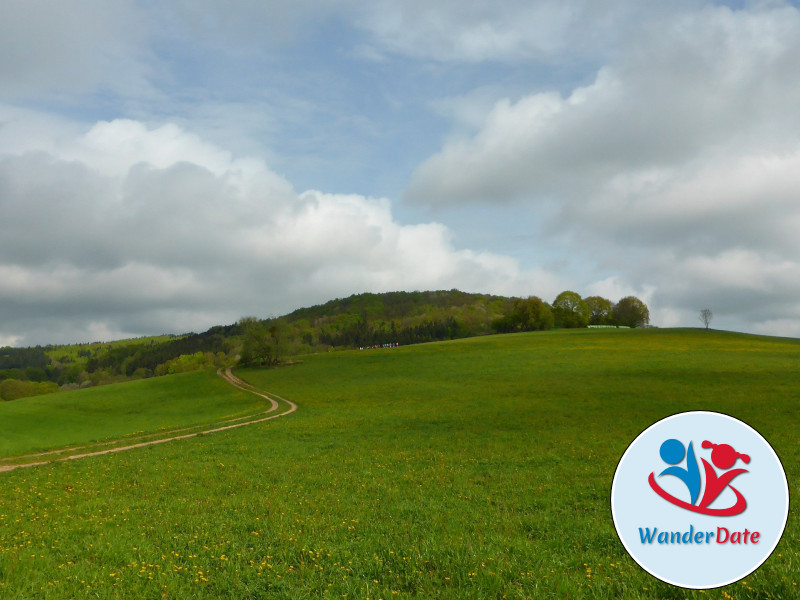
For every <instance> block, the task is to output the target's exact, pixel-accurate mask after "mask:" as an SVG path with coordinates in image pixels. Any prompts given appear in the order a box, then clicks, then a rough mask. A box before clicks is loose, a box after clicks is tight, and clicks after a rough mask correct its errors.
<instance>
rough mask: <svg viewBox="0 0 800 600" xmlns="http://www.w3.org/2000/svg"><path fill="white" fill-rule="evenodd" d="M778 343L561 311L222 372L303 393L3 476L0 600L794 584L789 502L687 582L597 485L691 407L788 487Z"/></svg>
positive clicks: (798, 535)
mask: <svg viewBox="0 0 800 600" xmlns="http://www.w3.org/2000/svg"><path fill="white" fill-rule="evenodd" d="M798 359H800V342H798V341H797V340H785V339H777V338H761V337H754V336H744V335H738V334H727V333H719V332H706V331H699V330H683V331H681V330H645V331H638V330H631V331H617V330H612V331H605V330H603V331H587V330H579V331H555V332H545V333H532V334H519V335H509V336H491V337H485V338H473V339H468V340H461V341H455V342H447V343H437V344H426V345H421V346H414V347H405V348H397V349H391V350H389V349H387V350H373V351H364V352H358V351H356V352H341V353H329V354H324V355H315V356H308V357H304V358H303V362H302V364H296V365H292V366H287V367H282V368H278V369H272V370H265V371H257V370H245V371H241V372H239V375H240V376H241V377H243V378H244V379H246V380H248V381H250V382H251V383H252V384H254V385H256V386H257V387H259V388H261V389H265V390H269V391H273V392H275V393H277V394H280V395H281V396H283V397H286V398H289V399H291V400H294V401H296V402H297V403H298V404H299V405H300V410H299V411H298V412H297V413H295V414H293V415H291V416H289V417H287V418H285V419H279V420H277V421H272V422H270V423H268V424H264V425H254V426H249V427H244V428H241V429H237V430H234V431H230V432H223V433H219V434H214V435H209V436H205V437H200V438H194V439H192V440H187V441H184V442H176V443H171V444H165V445H162V446H158V447H151V448H147V449H143V450H134V451H131V452H125V453H120V454H116V455H112V456H107V457H97V458H90V459H85V460H81V461H74V462H70V463H59V464H54V465H48V466H43V467H38V468H35V469H25V470H20V471H14V472H10V473H4V474H0V486H1V487H0V597H1V598H4V599H5V598H9V599H16V598H26V599H27V598H278V599H281V598H286V599H289V598H325V597H330V598H351V599H352V598H370V599H372V600H375V599H378V598H382V599H384V600H387V599H389V598H459V599H461V598H464V599H484V598H503V597H506V598H566V597H571V598H619V597H622V598H684V597H688V598H731V597H732V598H770V597H771V598H787V599H788V598H795V597H798V594H800V587H798V586H799V585H800V527H799V526H798V524H797V522H796V519H795V518H794V517H795V515H794V513H793V512H792V513H790V517H789V523H788V526H787V529H786V532H785V534H784V537H783V540H782V541H781V543H780V544H779V546H778V548H777V549H776V551H775V552H774V553H773V555H772V556H771V557H770V558H769V559H768V560H767V562H766V563H765V564H764V565H763V566H762V567H761V568H760V569H759V570H758V571H757V572H756V573H754V574H753V575H752V576H750V577H748V578H747V579H745V580H743V581H741V582H738V583H736V584H732V585H730V586H727V587H726V588H721V589H719V590H710V591H707V592H705V593H703V592H700V591H689V590H682V589H679V588H673V587H671V586H668V585H666V584H663V583H661V582H659V581H657V580H655V579H653V578H652V577H650V576H649V575H647V574H646V573H644V572H643V571H642V570H641V569H639V568H638V566H636V564H635V563H634V562H633V561H632V560H631V559H630V558H628V556H627V554H626V553H625V552H624V549H623V548H622V546H621V544H620V543H619V541H618V539H617V537H616V535H615V533H614V528H613V524H612V522H611V516H610V508H609V492H610V485H611V479H612V477H613V473H614V469H615V466H616V462H617V461H618V459H619V457H620V455H621V454H622V452H623V451H624V450H625V448H626V447H627V445H628V444H629V443H630V441H631V440H632V439H633V438H634V437H635V436H636V435H637V434H638V433H639V432H640V431H641V430H642V429H644V428H645V427H647V426H648V425H650V424H651V423H652V422H654V421H656V420H658V419H659V418H661V417H664V416H666V415H669V414H672V413H675V412H679V411H683V410H695V409H706V410H716V411H722V412H726V413H729V414H731V415H733V416H736V417H737V418H740V419H742V420H744V421H746V422H748V423H750V424H751V425H752V426H753V427H755V428H756V429H758V430H759V431H760V432H761V433H762V435H764V436H765V437H766V438H767V439H768V440H769V441H770V443H771V444H772V446H773V447H774V448H775V450H776V451H777V452H778V454H779V455H780V456H781V458H782V460H783V464H784V466H785V468H786V470H787V477H788V479H789V482H790V492H791V493H792V494H795V493H796V492H797V485H796V482H797V481H798V476H799V475H800V472H799V471H800V462H799V461H798V459H800V448H799V447H798V443H797V439H798V436H797V424H798V417H800V371H799V370H798V366H799V365H798ZM156 381H158V380H150V381H147V382H140V383H142V384H143V385H144V386H146V385H156V383H155V382H156ZM164 381H168V379H165V380H164ZM139 389H140V391H141V392H142V394H145V393H146V390H147V388H146V387H142V388H139ZM104 390H109V391H108V392H106V393H109V394H113V393H115V392H113V391H111V390H112V387H109V388H98V389H97V390H93V391H95V393H102V392H103V391H104ZM80 393H81V394H85V393H86V392H85V391H84V392H80ZM230 393H231V394H233V393H238V392H236V391H235V390H233V389H231V390H230ZM78 398H79V397H78ZM38 400H40V401H43V400H41V399H38ZM176 401H177V400H176ZM17 402H21V403H27V402H30V401H26V400H22V401H17ZM78 403H80V402H78ZM2 418H3V417H2V415H0V419H2ZM0 423H2V425H0V427H2V430H3V434H4V435H5V429H6V428H5V421H0ZM15 427H16V428H17V429H19V430H20V431H19V432H18V433H19V435H22V434H23V433H24V434H25V435H27V436H30V437H36V436H37V430H38V428H39V427H40V425H39V424H38V423H37V422H34V421H30V422H24V421H20V422H18V423H17V424H16V425H15Z"/></svg>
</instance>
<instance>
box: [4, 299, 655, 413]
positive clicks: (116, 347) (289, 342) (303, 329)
mask: <svg viewBox="0 0 800 600" xmlns="http://www.w3.org/2000/svg"><path fill="white" fill-rule="evenodd" d="M629 300H633V301H635V302H634V304H633V308H634V309H635V310H639V311H640V312H641V310H644V311H645V312H644V313H642V314H641V315H639V316H638V317H637V318H639V319H640V322H641V323H647V319H648V315H647V313H646V311H647V308H646V306H644V304H643V303H641V301H639V300H638V299H635V298H633V299H631V298H630V297H629V298H624V299H622V300H620V301H619V302H618V303H617V304H616V305H612V303H611V302H610V301H608V300H605V299H603V298H598V297H592V298H586V299H582V298H581V297H580V296H579V295H578V294H576V293H574V292H563V293H562V294H559V296H558V297H557V298H556V299H555V300H554V301H553V303H552V304H548V303H546V302H544V301H542V300H541V299H539V298H537V297H535V296H532V297H530V298H527V299H522V298H512V297H505V296H494V295H491V294H473V293H466V292H461V291H459V290H455V289H454V290H439V291H424V292H420V291H415V292H386V293H380V294H374V293H363V294H354V295H352V296H349V297H347V298H338V299H335V300H331V301H329V302H326V303H324V304H319V305H316V306H310V307H305V308H300V309H297V310H295V311H293V312H291V313H289V314H286V315H283V316H280V317H276V318H270V319H260V318H258V317H246V318H243V319H241V320H240V321H239V322H237V323H235V324H231V325H218V326H214V327H211V328H210V329H208V330H207V331H205V332H203V333H186V334H182V335H162V336H155V337H143V338H137V339H129V340H119V341H114V342H94V343H90V344H72V345H48V346H36V347H35V348H10V347H5V348H0V399H2V400H14V399H17V398H22V397H27V396H33V395H38V394H45V393H50V392H53V391H57V390H59V389H62V390H69V389H76V388H79V387H89V386H94V385H102V384H107V383H115V382H119V381H125V380H130V379H143V378H147V377H154V376H160V375H167V374H175V373H183V372H188V371H195V370H199V369H205V368H210V367H217V368H218V367H221V366H228V365H232V364H236V363H240V364H253V365H269V364H276V363H277V362H279V361H280V360H283V359H285V358H287V357H290V356H295V355H300V354H312V353H316V352H326V351H330V350H335V349H346V348H373V347H376V346H377V347H383V346H396V345H408V344H417V343H423V342H432V341H441V340H452V339H457V338H466V337H473V336H480V335H487V334H491V333H497V332H513V331H530V330H538V329H550V328H552V327H568V328H571V327H585V326H587V325H588V324H590V323H594V324H605V323H612V322H615V321H614V319H615V318H616V317H618V320H619V319H630V316H629V314H628V313H630V310H631V307H630V306H628V305H626V304H625V303H626V302H627V301H629ZM642 307H643V308H642ZM626 311H627V312H626ZM626 322H627V321H626Z"/></svg>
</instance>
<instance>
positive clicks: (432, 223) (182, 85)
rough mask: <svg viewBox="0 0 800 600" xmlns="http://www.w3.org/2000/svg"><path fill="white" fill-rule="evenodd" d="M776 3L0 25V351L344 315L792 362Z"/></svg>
mask: <svg viewBox="0 0 800 600" xmlns="http://www.w3.org/2000/svg"><path fill="white" fill-rule="evenodd" d="M798 56H800V9H799V8H798V5H797V3H796V2H788V1H782V0H765V1H754V2H749V1H736V2H733V1H732V2H712V1H695V0H674V1H671V2H656V1H649V0H607V1H603V2H597V1H596V0H595V1H590V0H525V1H517V0H507V1H498V0H391V1H389V0H369V1H361V0H337V1H335V2H332V1H329V0H235V1H228V2H224V3H223V2H211V1H207V0H192V1H191V2H189V1H188V0H170V1H168V2H154V1H150V0H139V1H137V0H83V1H81V2H75V3H64V2H57V1H55V0H49V1H43V0H5V1H4V2H2V3H0V346H1V345H16V346H25V345H33V344H48V343H73V342H89V341H95V340H109V339H118V338H123V337H132V336H142V335H152V334H159V333H182V332H188V331H204V330H205V329H207V328H208V327H211V326H213V325H219V324H229V323H233V322H235V321H236V320H238V319H239V318H240V317H242V316H247V315H255V316H258V317H262V318H264V317H270V316H279V315H281V314H285V313H287V312H290V311H292V310H294V309H295V308H299V307H302V306H309V305H313V304H319V303H322V302H325V301H327V300H330V299H333V298H337V297H346V296H349V295H351V294H355V293H361V292H382V291H394V290H430V289H452V288H458V289H460V290H463V291H467V292H480V293H492V294H502V295H515V296H529V295H536V296H539V297H541V298H542V299H544V300H545V301H548V302H552V301H553V299H554V298H555V297H556V295H557V294H558V293H559V292H561V291H564V290H572V291H576V292H578V293H579V294H581V295H582V296H584V297H586V296H590V295H601V296H604V297H606V298H608V299H610V300H612V301H613V302H616V301H617V300H619V299H620V298H622V297H624V296H627V295H635V296H637V297H639V298H641V299H642V300H644V301H645V302H646V303H647V304H648V306H649V308H650V320H651V323H652V324H653V325H656V326H659V327H675V326H689V327H699V326H702V324H701V323H700V320H699V313H700V310H701V309H704V308H710V309H711V310H712V311H713V313H714V319H713V321H712V324H711V326H712V327H714V328H720V329H731V330H737V331H746V332H751V333H762V334H769V335H781V336H792V337H800V235H798V234H797V232H798V231H800V111H799V110H798V107H799V106H800V61H798V60H797V57H798Z"/></svg>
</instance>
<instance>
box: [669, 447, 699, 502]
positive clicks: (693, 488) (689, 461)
mask: <svg viewBox="0 0 800 600" xmlns="http://www.w3.org/2000/svg"><path fill="white" fill-rule="evenodd" d="M659 453H660V454H661V458H662V459H663V460H664V462H665V463H667V464H670V465H677V464H678V463H679V462H681V461H682V460H683V456H684V453H685V454H686V468H685V469H684V468H682V467H677V466H672V467H668V468H666V469H664V470H663V471H661V473H660V474H659V477H661V475H674V476H675V477H677V478H679V479H680V480H681V481H683V483H685V484H686V487H687V488H689V495H690V496H691V504H694V503H695V502H696V501H697V497H698V496H699V495H700V468H699V467H698V466H697V459H696V458H695V456H694V448H693V447H692V442H689V450H688V452H687V451H686V450H685V449H684V447H683V443H682V442H680V441H678V440H676V439H669V440H666V441H665V442H664V443H663V444H661V450H660V451H659Z"/></svg>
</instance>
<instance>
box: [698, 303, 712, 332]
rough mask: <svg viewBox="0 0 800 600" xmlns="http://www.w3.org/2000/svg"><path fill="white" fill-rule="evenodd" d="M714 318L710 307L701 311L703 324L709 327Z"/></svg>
mask: <svg viewBox="0 0 800 600" xmlns="http://www.w3.org/2000/svg"><path fill="white" fill-rule="evenodd" d="M713 318H714V313H713V312H711V309H710V308H704V309H703V310H701V311H700V320H701V321H702V322H703V325H705V326H706V329H708V326H709V324H710V323H711V319H713Z"/></svg>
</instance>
